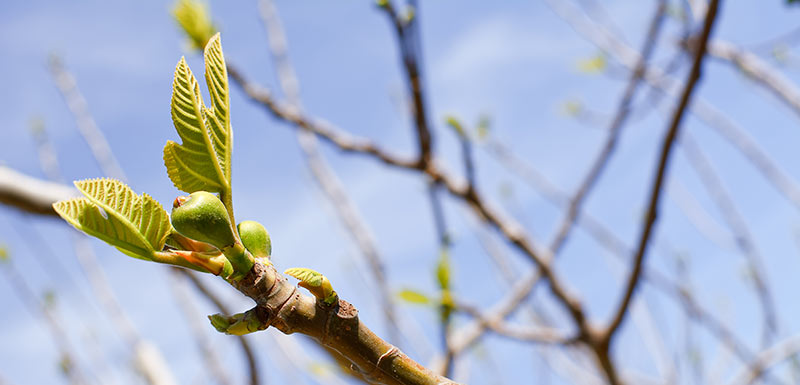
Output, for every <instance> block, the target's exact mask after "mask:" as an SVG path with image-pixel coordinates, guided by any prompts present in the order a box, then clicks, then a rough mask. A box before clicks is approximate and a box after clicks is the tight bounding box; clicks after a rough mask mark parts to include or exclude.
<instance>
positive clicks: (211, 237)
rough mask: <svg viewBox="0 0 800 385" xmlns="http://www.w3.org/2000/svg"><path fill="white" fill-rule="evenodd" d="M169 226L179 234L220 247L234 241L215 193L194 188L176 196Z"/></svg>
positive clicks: (223, 209) (224, 212)
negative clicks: (187, 192)
mask: <svg viewBox="0 0 800 385" xmlns="http://www.w3.org/2000/svg"><path fill="white" fill-rule="evenodd" d="M170 217H171V218H170V219H171V221H172V227H174V228H175V230H177V231H178V233H180V234H181V235H183V236H185V237H188V238H191V239H194V240H196V241H201V242H206V243H210V244H212V245H214V246H216V247H217V248H219V249H220V250H224V249H226V248H228V247H230V246H231V245H233V244H235V243H236V237H235V235H234V234H233V231H232V229H231V222H230V219H229V218H228V211H227V210H226V209H225V205H224V204H223V203H222V201H220V200H219V198H217V196H216V195H214V194H212V193H209V192H206V191H197V192H194V193H192V194H191V195H189V197H188V198H187V197H178V198H177V199H175V203H174V204H173V208H172V215H171V216H170Z"/></svg>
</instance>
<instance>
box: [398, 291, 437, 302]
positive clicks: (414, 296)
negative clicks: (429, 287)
mask: <svg viewBox="0 0 800 385" xmlns="http://www.w3.org/2000/svg"><path fill="white" fill-rule="evenodd" d="M397 296H398V297H399V298H400V299H402V300H403V301H406V302H408V303H413V304H415V305H428V304H430V303H431V302H432V301H431V299H430V298H428V296H427V295H425V294H424V293H421V292H419V291H416V290H413V289H404V290H400V292H398V293H397Z"/></svg>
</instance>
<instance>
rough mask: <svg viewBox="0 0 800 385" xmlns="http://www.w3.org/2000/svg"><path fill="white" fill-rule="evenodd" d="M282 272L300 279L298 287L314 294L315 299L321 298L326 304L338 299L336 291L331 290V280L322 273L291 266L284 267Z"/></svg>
mask: <svg viewBox="0 0 800 385" xmlns="http://www.w3.org/2000/svg"><path fill="white" fill-rule="evenodd" d="M283 273H284V274H287V275H290V276H292V277H294V278H297V279H298V280H300V283H299V285H300V287H304V288H306V289H308V291H310V292H311V294H314V296H315V297H317V299H320V300H322V301H323V302H324V303H325V304H327V305H332V304H333V303H335V302H337V301H338V300H339V296H338V295H337V294H336V291H335V290H333V286H332V285H331V281H329V280H328V278H325V276H324V275H322V274H320V273H318V272H316V271H314V270H311V269H306V268H303V267H293V268H291V269H286V271H284V272H283Z"/></svg>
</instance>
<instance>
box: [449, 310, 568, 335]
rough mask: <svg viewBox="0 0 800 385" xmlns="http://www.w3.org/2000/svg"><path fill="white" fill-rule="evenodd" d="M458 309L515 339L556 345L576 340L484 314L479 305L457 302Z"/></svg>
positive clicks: (495, 330)
mask: <svg viewBox="0 0 800 385" xmlns="http://www.w3.org/2000/svg"><path fill="white" fill-rule="evenodd" d="M456 309H457V310H459V311H462V312H464V313H466V314H469V315H470V316H471V317H472V318H475V319H476V320H478V322H479V323H481V324H482V325H484V326H485V327H486V328H487V329H489V330H491V331H493V332H495V333H497V334H498V335H501V336H504V337H508V338H511V339H513V340H517V341H528V342H533V343H538V344H556V345H568V344H571V343H574V342H575V339H574V338H570V337H568V336H564V335H562V333H561V332H559V331H558V330H554V329H550V328H544V327H535V328H530V327H527V328H526V327H521V326H518V325H513V324H510V323H507V322H505V321H504V320H502V319H500V318H498V317H496V316H495V315H487V314H484V313H483V312H482V311H481V310H480V309H479V308H478V307H475V306H472V305H469V304H466V303H458V302H457V303H456Z"/></svg>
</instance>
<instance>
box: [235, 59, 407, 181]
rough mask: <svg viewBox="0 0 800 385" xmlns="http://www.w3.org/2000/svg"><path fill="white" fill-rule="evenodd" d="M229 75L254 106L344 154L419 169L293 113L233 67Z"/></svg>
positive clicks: (297, 113)
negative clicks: (325, 142) (366, 156)
mask: <svg viewBox="0 0 800 385" xmlns="http://www.w3.org/2000/svg"><path fill="white" fill-rule="evenodd" d="M228 75H230V77H231V79H233V81H234V82H235V83H236V84H238V85H239V86H240V87H242V90H243V91H244V93H245V94H246V95H247V96H248V97H249V98H250V99H251V100H252V101H254V102H256V103H258V104H261V105H263V106H264V107H265V108H266V110H267V111H268V112H270V113H271V114H272V115H273V116H274V117H276V118H278V119H280V120H284V121H286V122H288V123H291V124H293V125H295V126H297V127H300V128H303V129H307V130H310V131H311V132H313V133H315V134H316V135H317V136H319V137H320V138H321V139H323V140H325V141H327V142H329V143H331V144H333V145H334V146H336V147H338V148H339V149H340V150H342V151H344V152H349V153H358V154H366V155H369V156H371V157H374V158H376V159H378V160H380V161H381V162H383V163H385V164H387V165H391V166H396V167H400V168H405V169H416V168H417V163H416V162H415V161H414V160H411V159H404V158H401V157H398V156H396V155H393V154H391V153H389V152H386V151H385V150H383V149H381V148H380V147H378V146H377V145H376V144H374V143H372V142H371V141H369V140H367V139H364V138H359V137H355V136H352V135H350V134H348V133H345V132H344V131H342V130H340V129H338V128H337V127H335V126H333V125H331V124H330V123H328V122H325V121H321V120H312V119H311V118H308V117H306V116H305V115H302V114H301V113H300V112H298V111H296V110H293V109H292V108H290V106H288V105H286V104H285V103H281V102H279V101H277V100H275V99H274V98H273V96H272V94H271V93H270V92H269V90H267V89H266V88H263V87H259V86H258V85H256V84H254V83H250V82H248V81H247V79H246V78H245V77H244V75H243V74H242V73H241V72H240V71H239V70H238V69H237V68H236V67H235V66H233V65H230V64H228Z"/></svg>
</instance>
